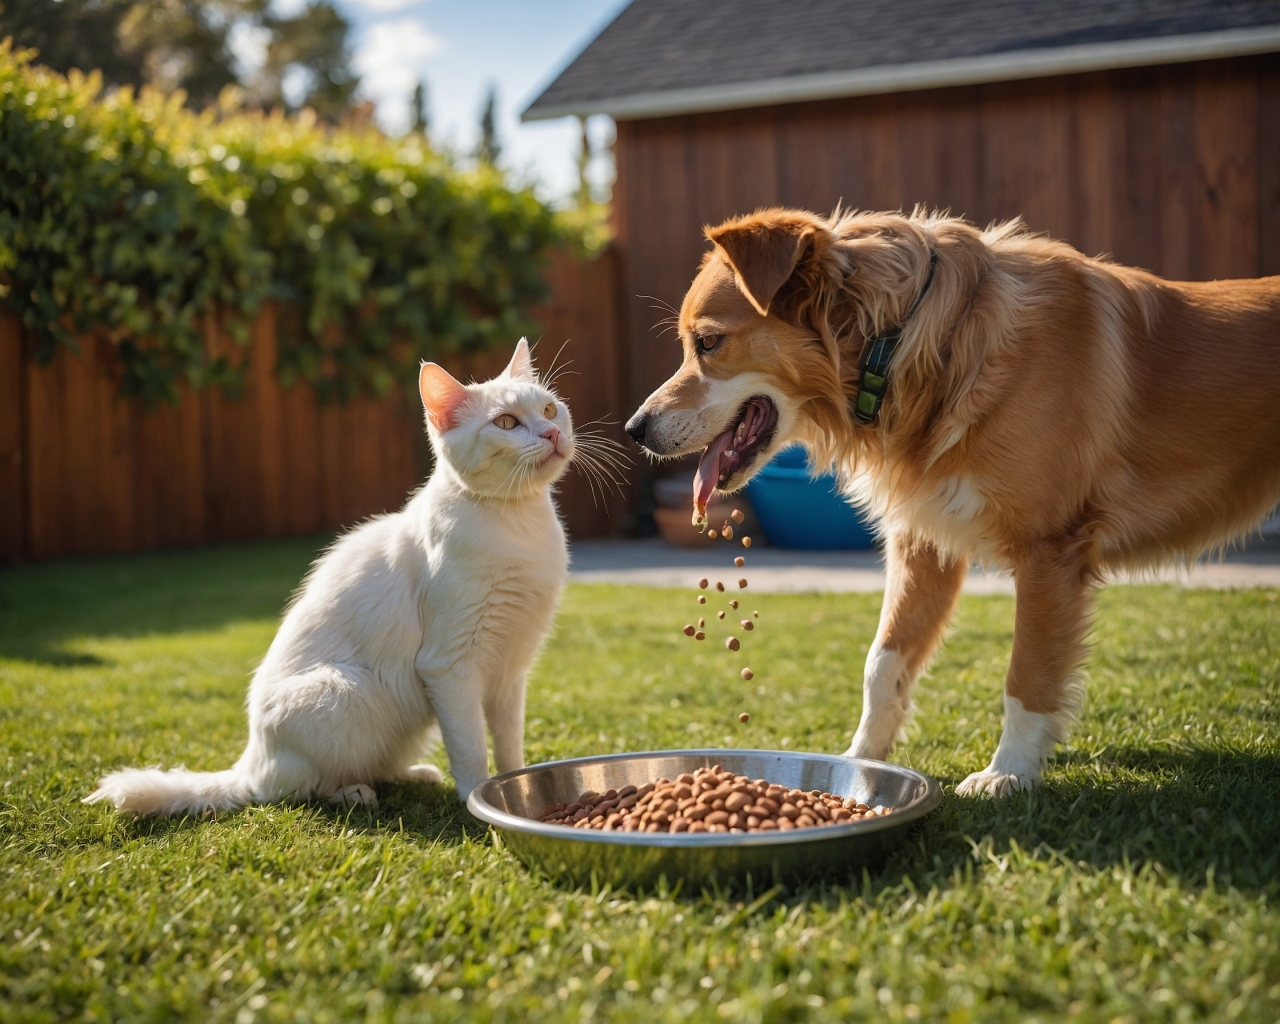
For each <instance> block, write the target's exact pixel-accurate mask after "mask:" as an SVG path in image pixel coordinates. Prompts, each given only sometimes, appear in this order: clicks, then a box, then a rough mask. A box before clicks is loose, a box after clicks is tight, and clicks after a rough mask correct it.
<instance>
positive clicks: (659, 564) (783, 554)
mask: <svg viewBox="0 0 1280 1024" xmlns="http://www.w3.org/2000/svg"><path fill="white" fill-rule="evenodd" d="M735 555H742V556H743V557H745V558H746V560H747V564H746V567H745V568H743V569H738V568H735V566H734V565H733V557H734V556H735ZM703 576H706V577H709V578H710V579H712V580H716V579H722V580H724V581H725V583H726V584H727V585H732V584H731V583H730V581H735V582H736V581H737V580H738V578H739V577H742V576H745V577H746V578H747V579H748V580H749V581H750V585H751V589H752V590H755V591H757V592H764V593H801V592H813V591H818V592H825V593H875V592H877V591H881V590H884V569H883V566H882V565H881V561H880V555H879V553H878V552H876V551H788V550H784V549H782V548H770V547H763V546H760V547H754V548H752V549H751V550H750V551H744V550H743V549H742V548H740V547H738V545H736V544H725V545H723V547H721V548H715V549H711V550H701V549H694V550H690V549H688V548H674V547H671V546H670V545H668V544H666V543H665V542H664V541H662V540H658V539H656V538H655V539H649V540H606V541H579V542H578V543H576V544H574V545H573V562H572V565H571V566H570V571H569V578H570V579H571V580H572V581H574V582H576V583H622V584H630V585H632V586H645V587H690V586H696V585H697V581H698V579H699V578H700V577H703ZM1113 582H1116V583H1173V584H1177V585H1178V586H1183V587H1195V588H1201V589H1208V590H1230V589H1236V588H1250V587H1280V534H1271V535H1268V536H1266V537H1259V538H1257V539H1256V540H1254V541H1253V542H1252V543H1250V544H1248V545H1247V546H1246V547H1245V548H1244V549H1243V550H1240V551H1232V552H1230V553H1229V554H1227V555H1226V557H1225V558H1223V559H1222V560H1220V561H1212V562H1201V563H1198V564H1196V565H1194V566H1192V567H1190V568H1189V569H1188V568H1183V569H1165V570H1162V571H1160V572H1158V573H1150V574H1145V575H1143V576H1139V577H1122V578H1119V579H1116V580H1113ZM964 592H965V593H966V594H1012V593H1013V580H1012V578H1010V577H1009V576H1007V575H1004V574H1000V573H986V572H983V571H981V570H978V569H975V570H974V571H973V572H971V573H970V574H969V579H968V580H967V581H966V582H965V587H964Z"/></svg>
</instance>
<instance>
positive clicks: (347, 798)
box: [329, 783, 378, 809]
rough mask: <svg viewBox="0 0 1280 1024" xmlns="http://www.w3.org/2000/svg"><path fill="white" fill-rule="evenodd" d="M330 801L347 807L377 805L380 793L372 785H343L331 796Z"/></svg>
mask: <svg viewBox="0 0 1280 1024" xmlns="http://www.w3.org/2000/svg"><path fill="white" fill-rule="evenodd" d="M329 803H331V804H334V805H336V806H338V807H343V808H347V809H350V808H352V807H377V806H378V794H377V793H375V792H374V791H373V787H372V786H365V785H363V784H361V783H356V784H355V785H354V786H343V787H342V788H341V789H340V790H338V791H337V792H336V793H334V794H333V795H332V796H330V797H329Z"/></svg>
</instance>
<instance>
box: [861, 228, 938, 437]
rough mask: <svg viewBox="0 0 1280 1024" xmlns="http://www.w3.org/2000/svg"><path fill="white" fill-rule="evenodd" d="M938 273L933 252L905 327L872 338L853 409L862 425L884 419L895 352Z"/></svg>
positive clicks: (935, 253)
mask: <svg viewBox="0 0 1280 1024" xmlns="http://www.w3.org/2000/svg"><path fill="white" fill-rule="evenodd" d="M937 269H938V253H937V251H936V250H931V251H930V253H929V276H928V277H927V278H926V279H925V282H924V287H923V288H921V289H920V294H919V295H917V296H916V301H915V302H914V303H913V304H912V306H911V310H910V312H908V313H907V318H906V319H905V320H904V321H903V322H902V326H901V327H899V328H898V329H897V330H895V331H890V332H889V333H888V334H882V335H880V336H879V337H876V338H872V339H871V341H870V342H869V343H868V344H867V349H866V351H867V355H866V358H865V359H864V360H863V361H862V371H861V372H860V373H859V374H858V400H857V402H856V403H855V404H854V407H853V416H854V419H856V420H857V421H858V422H859V423H874V422H875V421H876V417H877V416H879V415H880V403H881V402H883V401H884V396H885V392H886V391H888V390H889V360H890V359H892V358H893V352H894V349H896V348H897V347H898V342H899V341H901V340H902V332H903V331H904V330H905V329H906V326H907V324H909V323H910V322H911V318H912V317H913V316H915V315H916V310H917V309H919V308H920V303H922V302H923V301H924V297H925V296H926V295H928V294H929V286H930V285H931V284H933V275H934V272H935V271H936V270H937Z"/></svg>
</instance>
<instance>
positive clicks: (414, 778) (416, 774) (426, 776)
mask: <svg viewBox="0 0 1280 1024" xmlns="http://www.w3.org/2000/svg"><path fill="white" fill-rule="evenodd" d="M404 777H405V779H406V780H408V781H409V782H421V783H423V784H424V785H427V786H438V785H440V784H441V783H442V782H444V772H442V771H441V770H440V769H439V768H437V767H436V766H435V765H433V764H411V765H409V767H408V768H406V769H405V771H404Z"/></svg>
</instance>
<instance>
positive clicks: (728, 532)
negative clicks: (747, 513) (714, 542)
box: [720, 523, 733, 540]
mask: <svg viewBox="0 0 1280 1024" xmlns="http://www.w3.org/2000/svg"><path fill="white" fill-rule="evenodd" d="M720 532H721V533H722V534H724V539H725V540H733V527H732V526H730V525H729V524H728V523H725V524H724V526H723V527H721V528H720Z"/></svg>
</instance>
